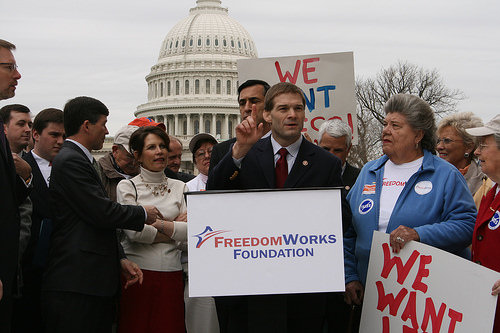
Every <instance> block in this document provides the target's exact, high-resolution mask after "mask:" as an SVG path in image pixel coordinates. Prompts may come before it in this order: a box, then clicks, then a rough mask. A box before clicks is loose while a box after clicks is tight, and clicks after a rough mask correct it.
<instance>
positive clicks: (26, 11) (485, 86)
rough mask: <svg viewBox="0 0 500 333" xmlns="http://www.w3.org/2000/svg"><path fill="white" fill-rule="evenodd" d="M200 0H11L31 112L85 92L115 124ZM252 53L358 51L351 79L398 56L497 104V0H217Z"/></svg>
mask: <svg viewBox="0 0 500 333" xmlns="http://www.w3.org/2000/svg"><path fill="white" fill-rule="evenodd" d="M195 5H196V1H195V0H182V1H173V0H164V1H160V0H145V1H126V0H122V1H118V0H98V1H97V0H86V1H74V0H66V1H63V0H59V1H56V0H41V1H40V0H37V1H35V0H16V1H11V2H9V3H8V6H4V7H5V8H3V10H2V11H1V12H0V38H2V39H6V40H9V41H11V42H13V43H15V44H16V46H17V51H16V52H15V57H16V60H17V63H18V65H19V68H20V72H21V74H22V78H21V80H20V82H19V86H18V89H17V92H16V97H15V98H13V99H9V100H7V101H2V103H0V106H2V105H5V104H11V103H21V104H25V105H27V106H28V107H30V109H31V110H32V111H33V113H34V114H36V113H37V112H38V111H40V110H42V109H44V108H46V107H58V108H61V109H62V108H63V106H64V103H65V102H66V101H67V100H68V99H71V98H73V97H76V96H80V95H87V96H92V97H95V98H98V99H100V100H101V101H103V102H104V103H105V104H106V105H107V106H108V107H109V109H110V112H111V114H110V117H109V122H108V123H109V126H108V127H109V131H110V133H111V134H114V132H115V131H116V130H117V129H118V128H120V127H121V126H122V125H124V124H126V123H127V122H129V121H130V120H131V119H132V118H133V112H134V111H135V110H136V107H137V106H138V105H139V104H142V103H145V102H147V86H146V81H145V79H144V78H145V76H146V75H147V74H148V73H149V71H150V67H151V66H152V65H154V64H155V63H156V61H157V59H158V54H159V50H160V45H161V43H162V41H163V39H164V38H165V36H166V35H167V33H168V32H169V31H170V29H171V28H172V27H173V26H174V25H175V24H176V23H177V22H178V21H180V20H181V19H183V18H185V17H186V16H187V15H188V12H189V8H191V7H194V6H195ZM222 5H223V6H224V7H227V8H229V15H230V16H231V17H233V18H235V19H236V20H237V21H239V22H240V23H241V24H242V25H243V26H244V27H245V28H246V29H247V30H248V32H249V33H250V35H251V36H252V37H253V39H254V41H255V44H256V46H257V49H258V52H259V57H272V56H287V55H302V54H317V53H330V52H343V51H353V52H354V61H355V73H356V76H357V77H365V78H366V77H369V76H373V75H375V74H376V73H377V72H378V71H380V69H382V68H383V67H388V66H390V65H393V64H395V63H396V62H397V61H398V60H403V61H408V62H410V63H413V64H416V65H419V66H422V67H424V68H426V69H437V70H438V71H439V73H440V74H441V76H442V78H443V79H444V82H445V84H446V85H447V86H448V87H449V88H452V89H460V90H461V91H463V93H464V95H465V96H466V99H464V100H463V101H461V102H460V103H459V106H458V107H459V110H460V111H473V112H475V113H477V114H478V115H479V116H480V117H482V118H483V120H484V121H488V120H489V119H491V118H492V117H493V116H495V115H496V114H498V113H500V107H499V105H498V100H497V99H498V96H499V95H500V93H499V92H500V37H499V36H500V20H499V19H498V14H499V13H500V2H499V1H494V0H475V1H464V0H454V1H451V0H433V1H430V0H421V1H413V0H392V1H389V0H382V1H380V0H379V1H373V0H361V1H355V0H353V1H338V0H307V1H296V0H273V1H267V0H253V1H242V0H223V1H222Z"/></svg>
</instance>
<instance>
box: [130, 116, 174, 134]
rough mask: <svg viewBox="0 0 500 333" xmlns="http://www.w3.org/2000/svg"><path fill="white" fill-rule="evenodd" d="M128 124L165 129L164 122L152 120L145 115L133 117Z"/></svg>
mask: <svg viewBox="0 0 500 333" xmlns="http://www.w3.org/2000/svg"><path fill="white" fill-rule="evenodd" d="M128 124H129V125H133V126H137V127H144V126H158V127H159V128H161V129H162V130H164V131H165V130H166V127H165V124H164V123H157V122H155V121H153V119H151V118H147V117H141V118H135V119H134V120H132V121H131V122H130V123H128Z"/></svg>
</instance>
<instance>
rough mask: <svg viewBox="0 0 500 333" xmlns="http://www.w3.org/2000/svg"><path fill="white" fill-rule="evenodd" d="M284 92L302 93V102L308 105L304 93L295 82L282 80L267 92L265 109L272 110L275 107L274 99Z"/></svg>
mask: <svg viewBox="0 0 500 333" xmlns="http://www.w3.org/2000/svg"><path fill="white" fill-rule="evenodd" d="M282 94H297V95H300V98H301V99H302V104H303V105H304V107H305V106H306V99H305V97H304V93H303V92H302V90H300V88H299V87H297V86H296V85H295V84H292V83H288V82H280V83H277V84H275V85H274V86H272V87H271V88H270V89H269V90H268V91H267V93H266V98H265V100H264V109H265V110H266V111H271V110H272V109H273V108H274V99H275V98H276V96H279V95H282Z"/></svg>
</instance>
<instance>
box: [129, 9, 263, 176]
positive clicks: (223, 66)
mask: <svg viewBox="0 0 500 333" xmlns="http://www.w3.org/2000/svg"><path fill="white" fill-rule="evenodd" d="M256 57H257V49H256V47H255V44H254V42H253V40H252V37H251V36H250V34H249V33H248V32H247V31H246V30H245V28H243V26H242V25H241V24H240V23H238V22H237V21H236V20H234V19H233V18H231V17H230V16H229V15H228V9H227V8H224V7H222V5H221V1H220V0H197V1H196V7H194V8H191V9H190V10H189V15H188V16H187V17H186V18H184V19H182V20H181V21H179V22H178V23H177V24H176V25H175V26H174V27H173V28H172V29H171V30H170V32H169V33H168V34H167V36H166V37H165V39H164V40H163V42H162V43H161V48H160V53H159V56H158V62H157V63H156V64H155V65H153V66H152V67H151V72H150V73H149V74H148V75H147V76H146V82H147V86H148V101H147V103H145V104H141V105H139V106H138V107H137V111H136V112H135V116H136V117H150V118H153V119H154V120H155V121H157V122H163V123H165V126H166V128H167V133H168V134H170V135H174V136H176V137H178V138H179V139H180V140H181V141H182V142H183V144H184V152H183V155H182V160H183V162H182V165H181V170H183V171H185V172H190V173H193V172H194V167H193V163H192V155H191V153H190V152H189V150H188V148H187V147H188V144H189V141H190V140H191V138H192V137H193V136H194V135H195V134H197V133H202V132H205V133H210V134H212V135H213V136H214V137H215V138H217V140H218V141H219V142H220V141H224V140H227V139H229V138H231V137H233V136H234V135H235V134H234V127H235V126H236V124H238V123H239V122H240V120H241V119H240V112H239V107H238V102H237V88H238V71H237V67H236V61H237V60H238V59H249V58H256Z"/></svg>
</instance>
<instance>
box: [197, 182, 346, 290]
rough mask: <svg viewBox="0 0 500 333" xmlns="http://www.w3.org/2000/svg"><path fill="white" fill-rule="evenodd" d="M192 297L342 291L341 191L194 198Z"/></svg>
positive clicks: (249, 193)
mask: <svg viewBox="0 0 500 333" xmlns="http://www.w3.org/2000/svg"><path fill="white" fill-rule="evenodd" d="M188 255H189V293H190V296H191V297H197V296H223V295H256V294H279V293H306V292H325V291H341V290H344V270H343V266H344V262H343V244H342V220H341V204H340V190H338V189H315V190H292V191H276V190H272V191H257V192H252V191H251V192H247V191H245V192H228V193H209V192H203V193H200V194H193V195H191V194H190V195H188Z"/></svg>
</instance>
